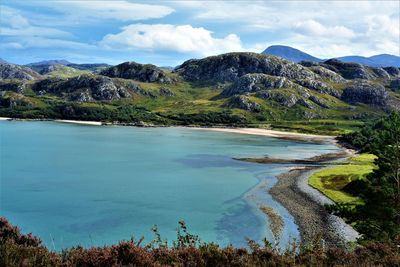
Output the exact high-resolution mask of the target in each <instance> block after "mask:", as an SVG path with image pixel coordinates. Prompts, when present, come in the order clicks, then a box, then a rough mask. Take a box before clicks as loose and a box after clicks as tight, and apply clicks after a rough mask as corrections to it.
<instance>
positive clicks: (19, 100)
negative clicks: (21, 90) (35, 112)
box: [0, 91, 33, 109]
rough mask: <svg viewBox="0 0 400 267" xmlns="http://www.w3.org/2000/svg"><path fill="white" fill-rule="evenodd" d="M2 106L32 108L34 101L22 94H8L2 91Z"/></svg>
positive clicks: (0, 103)
mask: <svg viewBox="0 0 400 267" xmlns="http://www.w3.org/2000/svg"><path fill="white" fill-rule="evenodd" d="M0 107H6V108H11V109H13V108H20V107H24V108H32V107H33V104H32V102H31V101H30V100H29V99H28V98H26V97H25V96H24V95H21V94H15V93H12V94H8V95H6V94H5V92H4V91H1V92H0Z"/></svg>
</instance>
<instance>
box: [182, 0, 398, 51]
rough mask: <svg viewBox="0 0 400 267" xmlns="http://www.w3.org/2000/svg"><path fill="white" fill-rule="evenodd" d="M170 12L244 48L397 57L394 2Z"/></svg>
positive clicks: (235, 5)
mask: <svg viewBox="0 0 400 267" xmlns="http://www.w3.org/2000/svg"><path fill="white" fill-rule="evenodd" d="M174 7H175V8H176V9H177V10H178V11H179V10H180V9H184V10H186V11H187V13H189V12H193V13H194V15H193V18H194V19H195V20H196V21H197V22H198V23H204V22H206V23H207V25H212V24H213V23H214V24H217V25H218V29H221V28H223V27H224V26H223V25H226V27H228V26H229V27H231V28H234V29H235V31H236V34H238V35H239V36H241V37H242V42H243V43H244V45H245V46H254V44H255V43H262V42H264V44H265V47H267V46H268V45H271V44H284V45H291V46H294V47H297V48H299V49H302V48H306V49H307V50H308V52H309V53H311V54H315V55H317V56H321V57H333V56H338V55H348V53H350V54H359V55H365V56H370V55H373V54H379V53H391V54H397V55H399V54H400V51H399V48H398V47H400V36H399V34H400V33H399V28H400V27H399V25H400V22H399V17H400V14H399V10H400V2H399V1H254V2H252V3H246V6H244V4H243V2H242V1H229V2H227V1H207V2H205V1H203V2H197V1H191V2H187V1H180V2H176V3H175V4H174ZM249 36H250V37H249ZM260 51H261V50H260ZM334 53H338V54H337V55H335V54H334Z"/></svg>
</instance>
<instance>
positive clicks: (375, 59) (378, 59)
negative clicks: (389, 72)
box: [337, 54, 400, 67]
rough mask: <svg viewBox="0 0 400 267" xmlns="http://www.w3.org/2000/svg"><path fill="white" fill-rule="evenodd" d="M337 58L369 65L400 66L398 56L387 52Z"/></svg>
mask: <svg viewBox="0 0 400 267" xmlns="http://www.w3.org/2000/svg"><path fill="white" fill-rule="evenodd" d="M337 59H339V60H341V61H343V62H356V63H360V64H364V65H368V66H371V67H400V57H398V56H394V55H389V54H381V55H376V56H372V57H362V56H347V57H338V58H337Z"/></svg>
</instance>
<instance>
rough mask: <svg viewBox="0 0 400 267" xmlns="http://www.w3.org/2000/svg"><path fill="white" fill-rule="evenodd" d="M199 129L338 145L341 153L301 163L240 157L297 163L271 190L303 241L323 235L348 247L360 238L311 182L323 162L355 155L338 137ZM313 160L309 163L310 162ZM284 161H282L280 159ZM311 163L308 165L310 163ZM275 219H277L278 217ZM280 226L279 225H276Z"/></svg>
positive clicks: (251, 130) (306, 241)
mask: <svg viewBox="0 0 400 267" xmlns="http://www.w3.org/2000/svg"><path fill="white" fill-rule="evenodd" d="M195 129H200V130H209V131H218V132H228V133H238V134H249V135H260V136H268V137H274V138H280V139H288V140H295V141H302V142H312V143H330V144H335V145H336V146H338V147H339V148H340V149H341V150H342V152H340V153H333V154H324V155H320V156H317V157H314V158H311V159H305V160H303V161H304V162H302V160H300V161H299V162H286V161H287V160H280V159H268V158H259V159H257V158H252V159H251V158H245V159H239V160H244V161H248V162H255V163H261V164H268V163H278V164H279V163H285V162H286V163H292V164H298V166H295V167H289V168H288V171H287V172H285V173H282V174H280V175H278V176H277V179H278V181H277V182H276V184H275V185H273V186H272V188H271V189H270V190H269V193H270V194H271V195H272V197H273V198H274V199H275V200H276V201H278V202H279V203H280V204H281V205H282V206H284V207H285V208H286V209H287V210H288V211H289V213H290V214H291V215H292V216H293V217H294V219H295V222H296V224H297V226H298V227H299V231H300V238H301V241H302V243H305V244H307V243H308V242H313V241H316V240H315V238H316V237H320V238H321V239H323V240H324V242H325V243H326V244H329V245H332V246H341V247H345V246H347V244H348V243H349V242H354V241H356V240H357V238H359V233H358V232H357V231H356V230H354V229H353V228H352V227H351V226H350V225H348V224H347V223H346V222H345V221H344V220H343V219H342V218H340V217H338V216H336V215H332V214H330V213H328V212H327V211H326V209H325V207H324V206H325V205H327V204H328V205H330V204H334V202H333V201H332V200H331V199H329V198H328V197H327V196H325V195H324V194H322V193H321V192H320V191H318V190H316V189H315V188H313V187H311V186H310V185H309V184H308V179H309V177H310V176H311V175H312V174H313V173H314V172H315V171H317V170H320V169H323V168H329V167H331V166H326V165H324V164H323V163H324V162H329V161H343V160H345V159H347V158H348V157H350V156H353V155H354V154H355V151H353V150H350V149H347V148H345V147H343V146H342V145H340V144H339V143H338V142H337V141H336V139H335V137H333V136H323V135H314V134H301V133H290V132H282V131H275V130H265V129H257V128H254V129H253V128H195ZM308 160H311V161H310V162H307V161H308ZM279 161H282V162H279ZM307 165H308V166H307ZM309 165H314V166H309ZM275 221H276V220H275ZM276 227H278V225H276Z"/></svg>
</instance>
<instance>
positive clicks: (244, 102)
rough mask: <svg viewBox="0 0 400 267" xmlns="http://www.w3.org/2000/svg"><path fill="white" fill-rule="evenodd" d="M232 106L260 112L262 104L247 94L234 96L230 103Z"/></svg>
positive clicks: (229, 105)
mask: <svg viewBox="0 0 400 267" xmlns="http://www.w3.org/2000/svg"><path fill="white" fill-rule="evenodd" d="M228 107H230V108H239V109H244V110H247V111H250V112H260V111H261V106H260V105H259V104H257V103H255V102H254V101H251V100H250V99H249V98H248V97H247V96H242V95H240V96H234V97H232V98H231V99H230V101H229V103H228Z"/></svg>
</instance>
